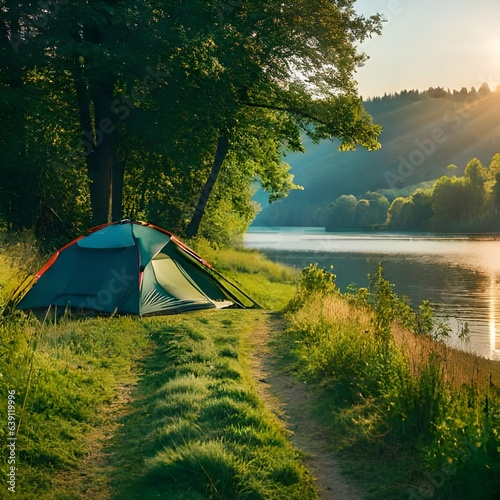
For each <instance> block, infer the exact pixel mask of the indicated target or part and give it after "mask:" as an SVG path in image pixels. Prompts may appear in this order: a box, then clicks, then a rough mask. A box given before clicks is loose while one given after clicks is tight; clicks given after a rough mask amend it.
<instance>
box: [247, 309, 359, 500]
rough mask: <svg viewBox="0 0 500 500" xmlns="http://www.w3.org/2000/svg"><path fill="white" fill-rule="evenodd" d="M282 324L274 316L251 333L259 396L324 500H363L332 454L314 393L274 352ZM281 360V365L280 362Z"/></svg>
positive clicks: (252, 367)
mask: <svg viewBox="0 0 500 500" xmlns="http://www.w3.org/2000/svg"><path fill="white" fill-rule="evenodd" d="M282 327H283V325H282V324H280V322H279V321H278V320H276V319H274V318H273V317H272V316H271V315H269V316H268V318H267V321H266V322H265V323H263V324H261V325H260V326H259V327H258V328H257V329H256V330H255V331H254V332H253V334H252V338H251V343H252V353H251V355H250V362H251V371H252V374H253V376H254V379H255V383H256V386H257V390H258V392H259V395H260V396H261V398H262V399H263V401H264V402H265V404H266V405H267V406H268V408H269V409H270V410H271V411H272V412H273V413H274V414H276V415H277V416H278V417H279V418H280V419H281V420H282V421H283V422H284V425H285V427H286V429H287V430H288V431H289V432H290V440H291V441H292V443H293V444H294V445H295V446H296V447H297V448H298V449H299V450H301V451H302V452H303V453H304V455H305V458H304V464H305V466H306V467H307V468H308V470H309V471H310V472H311V473H312V475H313V476H315V478H316V485H317V487H318V490H319V492H320V496H321V498H322V499H325V500H330V499H335V500H357V499H362V498H364V496H365V495H363V492H361V491H360V490H359V488H358V487H356V485H354V484H353V483H352V482H351V481H350V480H349V479H348V478H346V477H345V476H344V475H342V473H341V471H340V465H339V462H338V460H337V459H336V458H335V454H334V453H333V452H332V451H331V444H332V443H331V442H330V443H329V442H328V439H327V438H326V434H325V432H324V429H323V427H322V425H321V424H320V423H319V422H318V421H317V419H315V418H314V417H313V415H312V413H313V406H314V404H313V403H314V395H313V394H312V391H311V390H310V389H308V388H307V387H306V386H304V385H302V384H301V383H300V382H298V381H297V380H295V379H294V378H293V377H292V376H291V375H289V374H288V373H286V372H285V371H284V368H285V367H284V366H283V362H282V361H281V360H280V359H279V357H278V356H277V355H276V354H275V353H274V352H273V349H272V348H271V342H272V340H273V335H274V334H276V332H278V331H279V330H280V328H282ZM280 361H281V362H280Z"/></svg>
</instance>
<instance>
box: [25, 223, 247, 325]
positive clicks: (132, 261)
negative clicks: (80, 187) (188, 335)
mask: <svg viewBox="0 0 500 500" xmlns="http://www.w3.org/2000/svg"><path fill="white" fill-rule="evenodd" d="M89 233H90V234H88V235H87V236H80V237H79V238H76V239H75V240H73V241H72V242H70V243H68V244H67V245H66V246H64V247H63V248H61V249H60V250H58V251H57V252H56V253H55V254H54V255H53V256H52V258H51V259H50V260H49V261H48V262H47V263H46V264H45V266H44V267H43V268H42V269H41V270H40V271H39V272H38V273H37V274H36V277H35V281H34V285H33V286H32V287H31V289H30V290H29V291H28V292H27V293H26V294H25V295H24V297H23V298H22V299H21V301H20V302H19V304H18V306H17V307H18V308H19V309H38V308H42V307H48V306H50V305H53V306H62V307H73V308H79V309H91V310H94V311H99V312H102V313H109V314H139V315H146V314H171V313H179V312H185V311H192V310H196V309H209V308H221V307H229V306H236V307H256V306H257V304H256V303H255V302H254V301H253V300H252V299H250V298H249V297H248V296H247V295H246V294H245V293H243V292H242V291H241V290H240V289H239V288H238V287H236V286H235V285H234V284H232V283H230V282H229V281H228V280H226V279H225V278H224V277H223V276H222V275H221V274H219V273H218V272H217V271H215V269H214V268H213V267H212V266H210V264H208V263H207V262H206V261H204V260H203V259H202V258H201V257H200V256H199V255H198V254H197V253H196V252H194V251H193V250H192V249H190V248H189V247H188V246H186V245H185V244H184V243H182V242H181V241H180V240H179V239H178V238H177V237H176V236H174V235H173V234H172V233H169V232H168V231H165V230H163V229H160V228H158V227H156V226H153V225H151V224H147V223H144V222H138V221H130V220H125V221H121V222H117V223H112V224H106V225H104V226H99V227H97V228H94V229H91V230H90V231H89Z"/></svg>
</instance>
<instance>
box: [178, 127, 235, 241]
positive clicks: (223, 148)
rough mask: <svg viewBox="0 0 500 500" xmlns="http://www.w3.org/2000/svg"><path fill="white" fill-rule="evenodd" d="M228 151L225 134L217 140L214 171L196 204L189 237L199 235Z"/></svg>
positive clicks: (187, 228)
mask: <svg viewBox="0 0 500 500" xmlns="http://www.w3.org/2000/svg"><path fill="white" fill-rule="evenodd" d="M228 150H229V137H228V135H227V134H226V133H224V134H222V135H221V136H220V137H219V139H218V140H217V150H216V151H215V157H214V162H213V164H212V170H211V171H210V175H209V176H208V179H207V181H206V182H205V185H204V186H203V190H202V191H201V195H200V197H199V199H198V203H197V204H196V208H195V211H194V214H193V216H192V218H191V220H190V221H189V224H188V225H187V227H186V235H187V236H196V235H197V234H198V230H199V228H200V224H201V219H202V218H203V214H204V213H205V207H206V205H207V201H208V198H209V196H210V193H211V192H212V189H213V187H214V185H215V182H216V181H217V177H218V176H219V172H220V169H221V167H222V163H223V162H224V159H225V158H226V155H227V152H228Z"/></svg>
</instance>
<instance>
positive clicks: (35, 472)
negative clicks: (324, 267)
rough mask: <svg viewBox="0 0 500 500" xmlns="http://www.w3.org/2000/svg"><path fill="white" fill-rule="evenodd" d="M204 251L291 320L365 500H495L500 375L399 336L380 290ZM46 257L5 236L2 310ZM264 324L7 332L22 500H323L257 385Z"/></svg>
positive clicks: (101, 324) (171, 319)
mask: <svg viewBox="0 0 500 500" xmlns="http://www.w3.org/2000/svg"><path fill="white" fill-rule="evenodd" d="M196 245H197V250H198V251H199V252H200V253H202V254H203V255H204V257H206V258H207V260H208V261H209V262H211V263H214V264H215V265H216V266H217V268H218V269H219V270H221V271H222V272H223V274H224V275H226V276H227V277H228V278H230V279H234V280H236V281H238V282H240V283H241V285H242V286H243V288H244V289H245V290H246V291H247V292H248V293H249V294H250V295H251V296H252V297H254V298H255V299H256V300H257V301H258V302H260V303H261V304H262V305H263V306H265V307H267V308H268V309H271V310H274V311H286V312H285V313H284V314H285V318H286V322H287V324H288V328H287V329H284V330H283V333H282V335H281V336H280V338H279V339H278V340H279V341H278V342H277V343H276V346H277V347H276V349H277V350H278V354H279V356H281V357H282V358H281V359H283V361H284V362H286V363H287V364H288V368H291V369H293V370H294V371H296V373H297V377H298V379H299V380H300V381H306V382H307V385H306V386H307V387H313V388H314V390H315V391H318V393H319V398H318V402H317V407H316V411H317V415H318V419H319V420H320V421H322V423H323V425H324V427H325V429H326V430H325V432H328V433H329V434H330V435H331V437H332V438H333V441H334V442H336V443H337V445H336V451H337V452H338V453H340V454H341V457H342V463H343V464H346V466H347V470H348V472H349V473H350V474H351V475H352V476H353V477H355V478H356V479H357V480H358V481H359V482H360V483H361V484H362V485H363V486H364V488H365V489H366V490H367V491H369V492H370V493H369V498H372V499H382V498H384V499H386V498H387V499H391V498H394V499H397V498H416V499H418V498H428V497H430V496H431V495H434V496H435V497H437V498H450V499H451V498H479V499H480V498H483V499H487V498H495V496H496V495H497V494H498V492H499V491H500V484H499V479H498V478H499V477H500V458H499V455H500V435H499V431H498V429H500V395H499V390H498V388H499V386H500V363H494V362H490V361H487V360H482V359H480V358H477V357H475V356H472V355H470V354H465V353H460V352H457V351H453V350H451V349H447V348H446V347H444V346H443V345H442V344H439V343H436V342H432V341H431V340H430V339H428V338H426V337H425V336H415V335H413V334H412V333H410V332H408V331H407V330H406V329H404V328H402V327H401V326H398V324H397V323H394V321H393V320H394V319H396V318H395V317H394V311H393V309H391V304H392V302H391V300H392V298H391V297H390V296H384V293H383V290H382V288H380V290H379V291H378V292H376V291H375V292H370V291H364V292H363V293H364V294H365V295H357V296H353V295H350V296H348V295H344V296H343V295H341V294H340V293H339V292H338V291H337V290H336V289H335V287H334V285H333V283H332V282H331V279H330V278H329V275H328V273H326V272H325V273H323V272H320V271H318V270H314V269H313V268H310V269H309V270H307V271H306V272H303V273H302V275H301V278H300V281H299V285H298V287H296V283H297V281H298V279H299V276H298V273H296V272H295V271H293V270H291V269H288V268H284V267H282V266H279V265H277V264H273V263H270V262H268V261H266V260H265V259H264V257H263V256H262V255H261V254H259V253H258V252H254V251H239V250H227V249H225V250H217V249H213V248H211V247H210V246H209V245H208V244H207V243H206V242H204V241H199V242H196ZM24 253H25V254H26V256H23V254H24ZM37 255H38V254H37V251H36V244H35V243H34V242H33V240H32V239H30V238H26V235H23V236H21V237H19V238H16V239H9V238H7V237H6V236H5V235H3V234H2V235H1V239H0V304H1V303H2V302H4V303H5V301H6V300H7V298H8V297H9V296H10V294H11V293H12V291H13V290H14V289H15V286H16V283H19V282H20V281H21V280H22V279H23V277H24V276H25V275H26V274H27V273H28V272H33V271H34V269H36V268H37V267H39V264H40V262H39V257H37ZM381 282H382V281H381ZM370 293H374V295H373V296H372V297H371V299H370V295H369V294H370ZM374 297H376V299H374ZM369 299H370V300H372V304H375V306H374V307H372V308H370V307H368V305H369V303H370V300H369ZM287 304H288V306H287ZM398 307H399V306H398ZM404 313H405V314H406V316H407V317H406V320H408V321H407V323H408V324H411V321H410V320H409V319H408V318H409V316H408V315H409V312H408V310H405V311H404ZM266 314H267V312H266V311H265V310H222V311H203V312H195V313H190V314H184V315H178V316H166V317H154V318H145V319H142V320H140V319H133V318H129V317H122V318H111V319H105V318H94V319H77V318H71V317H66V318H64V319H63V320H62V321H60V322H59V323H58V324H53V323H51V320H50V319H49V320H48V321H46V322H45V323H43V324H42V322H41V321H39V320H37V319H36V318H33V317H27V316H26V315H25V314H24V313H14V314H10V315H8V316H6V317H3V318H2V319H1V321H0V373H1V377H0V392H1V395H0V397H1V398H2V400H3V401H6V400H7V391H8V390H12V389H14V390H15V391H16V419H17V423H18V425H19V428H18V429H17V433H18V434H17V437H18V442H17V448H16V453H17V455H16V460H17V462H16V465H17V466H18V476H17V483H16V493H17V494H18V496H19V498H26V499H35V498H36V499H42V500H43V499H46V500H52V499H60V500H63V499H69V498H81V497H90V498H96V499H108V498H116V499H122V498H131V499H133V498H145V499H147V498H169V499H170V498H172V499H187V498H189V499H196V498H200V499H201V498H203V499H205V498H228V499H229V498H248V499H252V498H256V499H257V498H259V499H260V498H276V499H278V498H283V499H289V498H290V499H293V498H296V499H307V498H316V492H315V489H314V487H313V483H312V479H311V476H310V474H309V473H308V472H307V470H306V469H305V468H304V466H303V464H302V457H301V455H300V453H299V452H298V451H297V450H296V449H295V448H294V447H293V446H292V445H291V443H290V442H289V440H288V439H287V435H286V433H285V431H284V429H283V426H282V424H281V423H280V422H279V421H278V420H277V418H276V417H275V416H274V415H273V414H272V413H270V411H268V410H267V409H266V407H265V406H264V404H263V403H262V401H261V400H260V398H259V397H258V395H257V392H256V388H255V386H254V382H253V379H252V377H251V373H250V369H249V353H250V352H251V351H252V333H253V332H254V331H255V329H256V328H257V327H258V325H262V323H263V322H265V316H266ZM410 319H411V318H410ZM0 420H1V421H4V422H5V421H6V420H7V405H6V404H2V405H0ZM6 432H7V427H6V426H0V446H1V449H0V453H1V454H2V455H1V456H2V457H7V449H6V443H7V439H6V437H7V436H6ZM6 465H7V464H6V463H5V460H3V463H2V468H1V471H2V475H3V479H5V480H6V479H7V477H6V472H7V468H6ZM4 484H5V483H4Z"/></svg>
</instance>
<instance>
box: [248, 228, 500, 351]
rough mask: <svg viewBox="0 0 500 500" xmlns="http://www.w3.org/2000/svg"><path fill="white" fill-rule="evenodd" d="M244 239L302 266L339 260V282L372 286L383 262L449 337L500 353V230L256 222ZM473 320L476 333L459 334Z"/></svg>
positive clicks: (454, 343)
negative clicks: (333, 229) (359, 229)
mask: <svg viewBox="0 0 500 500" xmlns="http://www.w3.org/2000/svg"><path fill="white" fill-rule="evenodd" d="M245 245H246V246H247V247H249V248H257V249H260V250H262V251H263V252H264V253H265V254H266V255H267V256H268V257H269V258H270V259H271V260H274V261H276V262H281V263H284V264H288V265H291V266H295V267H298V268H303V267H305V266H307V265H308V264H309V263H311V262H313V263H317V264H318V265H320V266H322V267H325V268H329V267H330V266H331V265H333V266H334V269H333V272H334V273H335V274H336V275H337V285H338V286H339V287H340V288H341V289H342V290H345V288H346V286H347V285H348V284H350V283H355V284H356V285H357V286H358V287H361V286H367V285H368V277H367V275H368V274H369V273H374V272H375V271H376V269H377V265H378V264H379V263H382V264H383V266H384V275H385V277H386V279H388V280H389V281H390V282H391V283H393V284H394V285H395V287H394V290H395V291H396V293H398V294H399V295H406V296H408V297H409V298H410V300H411V303H412V304H413V305H415V306H416V305H418V304H419V303H420V302H421V301H422V300H429V301H430V302H431V303H432V304H433V306H434V308H435V312H436V316H438V317H440V318H443V319H446V321H447V322H448V323H449V325H450V327H451V328H452V330H453V333H452V335H451V336H450V338H449V340H448V343H449V344H450V345H452V346H454V347H457V348H459V349H463V350H470V351H472V352H475V353H477V354H479V355H481V356H483V357H486V358H489V359H495V360H500V236H497V237H494V236H478V237H468V236H463V237H460V236H457V237H450V236H439V235H409V234H405V235H400V234H385V233H384V234H380V233H334V234H333V233H325V232H324V230H322V229H321V228H263V227H252V228H250V230H249V232H248V233H247V234H246V236H245ZM466 322H467V323H468V326H469V330H470V340H469V342H467V343H465V342H463V341H461V340H460V339H458V336H457V333H458V331H459V330H460V328H461V327H462V326H463V325H465V323H466Z"/></svg>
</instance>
